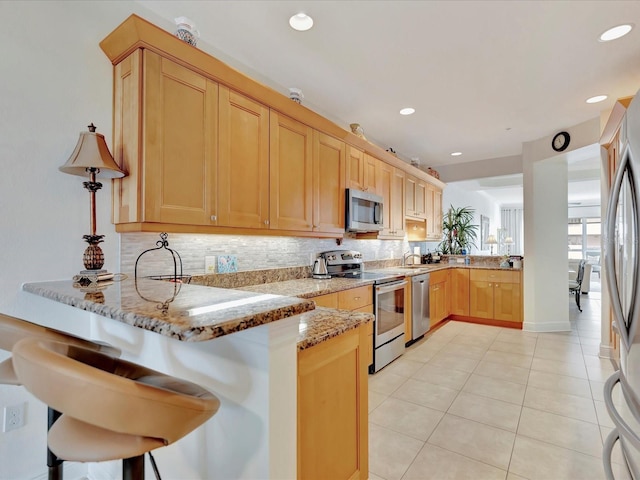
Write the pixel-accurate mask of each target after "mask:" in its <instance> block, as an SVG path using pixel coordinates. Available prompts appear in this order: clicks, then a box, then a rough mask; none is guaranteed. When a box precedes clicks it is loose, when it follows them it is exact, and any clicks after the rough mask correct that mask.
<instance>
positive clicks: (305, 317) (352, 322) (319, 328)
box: [298, 307, 375, 351]
mask: <svg viewBox="0 0 640 480" xmlns="http://www.w3.org/2000/svg"><path fill="white" fill-rule="evenodd" d="M374 318H375V317H374V316H373V314H371V313H358V312H350V311H347V310H333V309H331V308H322V307H318V308H316V309H315V310H313V311H311V312H306V313H303V314H302V315H300V324H299V325H300V327H299V328H300V333H299V334H298V351H300V350H304V349H305V348H309V347H313V346H314V345H318V344H319V343H322V342H324V341H325V340H329V339H330V338H333V337H337V336H338V335H341V334H343V333H344V332H347V331H349V330H352V329H354V328H357V327H359V326H360V325H362V324H363V323H368V322H371V321H373V319H374Z"/></svg>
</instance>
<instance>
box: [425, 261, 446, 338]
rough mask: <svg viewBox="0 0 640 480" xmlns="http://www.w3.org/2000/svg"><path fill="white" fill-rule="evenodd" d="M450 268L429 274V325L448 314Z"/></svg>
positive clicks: (439, 320)
mask: <svg viewBox="0 0 640 480" xmlns="http://www.w3.org/2000/svg"><path fill="white" fill-rule="evenodd" d="M449 279H450V270H449V269H447V270H438V271H435V272H431V275H430V276H429V317H430V321H429V325H430V326H431V327H433V326H434V325H436V324H438V323H440V322H441V321H443V320H444V319H445V318H447V317H448V316H449V311H450V309H451V299H450V297H451V294H450V288H451V286H450V281H449Z"/></svg>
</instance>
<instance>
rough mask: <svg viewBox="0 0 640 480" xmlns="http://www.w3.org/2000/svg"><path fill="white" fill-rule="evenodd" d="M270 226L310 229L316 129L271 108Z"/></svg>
mask: <svg viewBox="0 0 640 480" xmlns="http://www.w3.org/2000/svg"><path fill="white" fill-rule="evenodd" d="M270 135H271V142H270V146H271V167H270V172H269V175H270V178H271V182H270V183H271V202H270V206H271V227H273V228H277V229H284V230H304V231H311V228H312V225H313V218H312V216H313V191H312V188H313V157H312V156H313V129H312V128H311V127H308V126H306V125H305V124H303V123H300V122H297V121H295V120H293V119H291V118H289V117H287V116H285V115H281V114H279V113H278V112H271V130H270Z"/></svg>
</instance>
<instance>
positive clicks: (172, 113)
mask: <svg viewBox="0 0 640 480" xmlns="http://www.w3.org/2000/svg"><path fill="white" fill-rule="evenodd" d="M143 78H144V87H143V88H144V99H143V102H144V107H143V109H144V116H143V121H144V129H145V136H144V138H145V142H144V147H143V148H144V150H143V151H144V170H143V179H144V180H143V189H142V191H141V192H139V194H141V195H143V196H144V203H143V205H144V212H143V220H144V221H149V222H162V223H178V224H188V225H212V224H215V215H216V188H215V187H216V170H217V165H216V148H217V124H216V120H217V119H216V116H217V113H218V112H217V108H218V106H217V102H218V99H217V96H218V85H217V84H216V83H214V82H212V81H210V80H208V79H206V78H205V77H203V76H201V75H198V74H196V73H194V72H193V71H191V70H188V69H186V68H184V67H182V66H180V65H177V64H176V63H173V62H172V61H170V60H167V59H166V58H162V57H160V56H159V55H157V54H155V53H152V52H150V51H148V50H146V51H145V52H144V76H143ZM128 108H134V107H132V106H129V107H128ZM136 128H137V127H136ZM136 131H137V130H136ZM212 216H213V222H212Z"/></svg>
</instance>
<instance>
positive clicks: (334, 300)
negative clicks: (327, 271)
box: [311, 293, 338, 310]
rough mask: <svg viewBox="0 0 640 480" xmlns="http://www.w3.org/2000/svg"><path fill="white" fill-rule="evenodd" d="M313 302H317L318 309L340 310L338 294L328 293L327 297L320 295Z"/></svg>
mask: <svg viewBox="0 0 640 480" xmlns="http://www.w3.org/2000/svg"><path fill="white" fill-rule="evenodd" d="M311 300H313V301H314V302H315V304H316V305H317V306H318V307H326V308H335V309H336V310H337V309H338V294H337V293H327V294H326V295H318V296H317V297H313V298H312V299H311Z"/></svg>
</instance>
